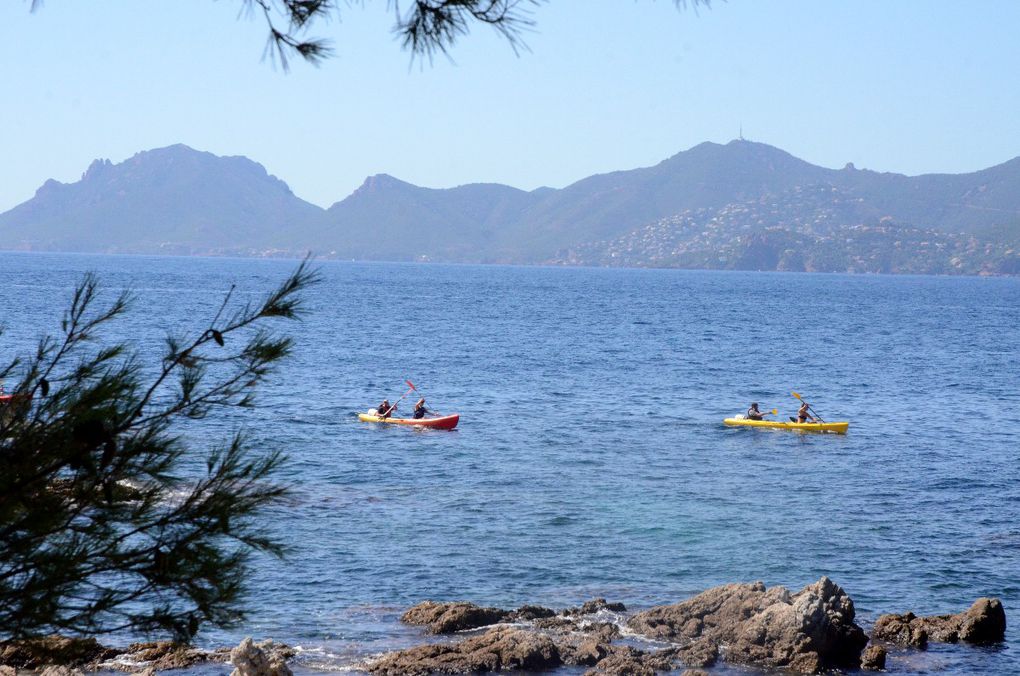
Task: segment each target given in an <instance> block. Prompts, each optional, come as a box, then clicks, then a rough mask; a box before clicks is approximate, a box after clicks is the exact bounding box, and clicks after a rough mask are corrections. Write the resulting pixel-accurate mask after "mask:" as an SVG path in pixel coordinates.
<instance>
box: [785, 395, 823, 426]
mask: <svg viewBox="0 0 1020 676" xmlns="http://www.w3.org/2000/svg"><path fill="white" fill-rule="evenodd" d="M790 394H792V395H793V396H794V397H796V398H797V399H799V400H800V401H801V402H802V403H804V404H807V409H808V410H809V411H811V413H813V414H814V416H815V417H816V418H818V422H821V423H823V422H825V421H824V420H822V416H820V415H818V412H817V411H815V409H813V408H811V404H808V403H807V402H806V401H804V398H803V397H801V396H800V394H798V393H797V392H790ZM791 420H792V418H791Z"/></svg>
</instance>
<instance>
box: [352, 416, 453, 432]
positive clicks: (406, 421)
mask: <svg viewBox="0 0 1020 676" xmlns="http://www.w3.org/2000/svg"><path fill="white" fill-rule="evenodd" d="M358 420H360V421H361V422H373V423H390V424H391V425H414V426H415V427H431V428H434V429H437V430H452V429H453V428H454V427H456V426H457V423H458V422H459V421H460V414H459V413H451V414H450V415H443V416H439V417H438V418H381V417H379V416H377V415H375V414H372V413H359V414H358Z"/></svg>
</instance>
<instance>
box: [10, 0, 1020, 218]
mask: <svg viewBox="0 0 1020 676" xmlns="http://www.w3.org/2000/svg"><path fill="white" fill-rule="evenodd" d="M405 4H406V3H405ZM29 7H30V2H29V0H4V2H2V4H0V26H2V28H0V31H2V34H0V85H2V89H0V92H2V93H0V97H2V98H0V162H2V167H0V211H5V210H7V209H9V208H11V207H13V206H14V205H16V204H18V203H20V202H22V201H24V200H26V199H28V198H30V197H31V196H32V195H33V194H34V192H35V189H36V188H37V187H38V186H39V185H41V184H42V183H43V182H44V181H45V180H46V179H47V178H56V179H57V180H60V181H64V182H70V181H74V180H77V179H78V178H79V177H80V175H81V173H82V172H83V171H84V170H85V168H86V167H87V166H88V164H89V162H91V161H92V160H93V159H95V158H100V157H102V158H109V159H111V160H113V161H114V162H119V161H122V160H124V159H126V158H128V157H130V156H131V155H133V154H134V153H136V152H138V151H140V150H147V149H150V148H156V147H161V146H165V145H169V144H172V143H185V144H187V145H190V146H192V147H194V148H198V149H201V150H208V151H210V152H213V153H216V154H219V155H246V156H248V157H250V158H252V159H253V160H256V161H258V162H260V163H262V164H263V165H264V166H265V167H266V168H267V170H268V171H269V172H270V173H273V174H275V175H277V176H279V177H280V178H282V179H283V180H285V181H287V182H288V183H289V184H290V186H291V188H292V189H293V190H294V192H295V193H296V194H297V195H298V196H300V197H302V198H304V199H307V200H309V201H311V202H313V203H316V204H320V205H323V206H328V205H329V204H331V203H333V202H334V201H337V200H340V199H342V198H343V197H345V196H346V195H348V194H349V193H350V192H351V191H352V190H354V189H355V188H356V187H357V186H358V185H360V184H361V182H362V181H363V180H364V178H365V177H366V176H368V175H371V174H375V173H388V174H392V175H394V176H396V177H398V178H400V179H403V180H406V181H410V182H412V183H415V184H417V185H423V186H429V187H451V186H455V185H460V184H463V183H472V182H499V183H506V184H509V185H513V186H517V187H520V188H525V189H532V188H535V187H538V186H542V185H548V186H553V187H562V186H564V185H567V184H569V183H571V182H573V181H575V180H578V179H580V178H583V177H585V176H588V175H590V174H593V173H598V172H605V171H612V170H616V169H629V168H633V167H638V166H647V165H651V164H655V163H657V162H659V161H660V160H662V159H664V158H666V157H669V156H671V155H673V154H675V153H676V152H678V151H680V150H685V149H687V148H689V147H691V146H693V145H696V144H698V143H700V142H702V141H716V142H720V143H723V142H726V141H728V140H730V139H733V138H735V137H736V136H737V134H738V131H739V128H740V125H743V130H744V136H745V137H746V138H749V139H752V140H757V141H762V142H765V143H769V144H772V145H775V146H778V147H780V148H783V149H784V150H787V151H789V152H791V153H793V154H794V155H796V156H798V157H801V158H803V159H805V160H808V161H810V162H813V163H816V164H820V165H823V166H828V167H841V166H843V165H844V164H845V163H846V162H854V163H855V164H856V165H857V166H858V167H859V168H869V169H875V170H879V171H896V172H902V173H907V174H919V173H929V172H948V173H956V172H965V171H972V170H976V169H980V168H984V167H987V166H991V165H994V164H998V163H1000V162H1004V161H1006V160H1008V159H1010V158H1012V157H1015V156H1017V155H1020V40H1018V39H1017V30H1018V27H1020V2H1016V1H1014V0H1000V1H994V0H987V1H982V2H962V1H960V0H942V1H939V0H923V1H922V0H898V1H896V2H889V1H887V0H859V1H853V2H851V1H845V0H828V1H825V2H819V1H816V0H776V1H773V2H763V1H761V0H730V1H729V2H720V1H718V0H717V1H716V2H714V3H713V5H712V8H711V9H708V10H706V9H703V8H702V9H699V10H698V11H697V12H695V11H692V10H690V9H688V10H686V11H678V10H677V9H676V8H675V7H674V5H673V3H672V2H671V1H670V0H583V1H582V0H553V2H552V3H550V4H546V5H541V6H539V7H537V8H536V10H535V12H534V18H535V20H536V21H537V24H538V25H537V28H536V30H535V31H534V32H533V33H531V34H530V35H529V36H528V38H527V41H528V43H529V45H530V47H531V51H530V52H525V53H522V54H521V56H519V57H517V56H514V54H513V52H512V51H511V50H510V48H509V47H508V46H507V45H506V44H505V43H504V42H502V41H501V39H499V38H498V37H496V36H495V35H493V34H492V32H491V31H490V30H486V29H485V28H484V27H478V28H476V29H475V31H474V32H473V33H472V34H471V35H470V36H469V37H468V38H466V39H463V40H462V41H461V42H460V43H459V44H458V45H456V46H455V47H454V49H453V51H452V60H449V59H446V58H443V57H439V58H437V59H436V61H435V62H434V63H433V64H431V65H429V64H428V63H425V64H423V65H422V64H413V65H412V63H411V59H410V56H409V54H408V53H407V52H405V51H402V50H401V49H400V47H399V45H398V44H397V42H396V41H395V39H394V37H393V35H392V33H391V27H392V24H393V20H392V15H391V14H390V13H389V12H388V11H387V3H386V2H385V1H384V0H366V3H365V7H358V6H354V7H351V8H348V9H345V10H344V12H343V20H342V21H340V22H336V21H333V22H331V23H329V24H321V25H319V26H318V27H317V29H316V30H314V31H313V32H314V33H315V34H318V35H322V36H324V37H329V38H332V39H333V40H334V42H335V47H336V56H335V57H334V58H332V59H331V60H329V61H327V62H326V63H325V64H324V65H323V66H322V67H320V68H315V67H312V66H309V65H306V64H304V63H299V62H295V63H294V64H293V67H292V69H291V71H290V72H289V73H285V72H283V71H282V70H280V69H279V68H274V67H273V66H272V64H271V63H270V62H268V61H263V60H261V56H262V48H263V45H264V41H265V36H266V33H265V27H264V25H263V23H262V22H261V20H260V19H258V17H254V18H245V17H243V16H239V9H240V7H241V2H240V0H218V1H217V2H213V1H212V0H146V1H145V2H140V1H137V0H89V1H88V2H83V1H80V0H79V1H77V2H73V1H70V0H46V1H45V2H44V3H43V5H42V6H41V8H40V9H38V10H37V11H36V12H34V13H30V12H29Z"/></svg>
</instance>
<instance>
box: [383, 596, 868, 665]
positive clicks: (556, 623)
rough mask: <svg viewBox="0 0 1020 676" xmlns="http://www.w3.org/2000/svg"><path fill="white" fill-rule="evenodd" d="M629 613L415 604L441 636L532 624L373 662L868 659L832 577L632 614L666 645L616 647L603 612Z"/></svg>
mask: <svg viewBox="0 0 1020 676" xmlns="http://www.w3.org/2000/svg"><path fill="white" fill-rule="evenodd" d="M624 610H625V609H624V607H623V605H622V604H610V603H607V602H606V601H605V600H604V599H595V600H594V601H591V602H589V603H586V604H584V605H583V606H581V607H579V608H570V609H567V610H565V611H563V612H561V613H560V614H559V615H556V616H552V612H551V611H548V609H541V608H540V609H537V610H535V609H534V607H531V610H530V613H528V614H525V613H524V612H523V611H524V609H523V608H522V609H519V610H518V611H507V610H500V609H498V608H480V607H478V606H475V605H473V604H469V603H436V602H432V601H429V602H426V603H422V604H419V605H417V606H415V607H414V608H411V609H410V610H408V611H407V612H406V613H405V614H404V616H403V618H402V619H403V620H404V621H405V622H409V623H412V624H418V625H421V626H424V627H426V628H427V629H428V631H430V632H432V633H436V634H442V633H450V632H453V631H462V630H466V629H472V628H478V627H482V626H486V624H495V623H506V622H515V621H522V620H525V619H528V620H533V622H532V624H531V626H530V627H528V628H527V629H522V628H518V627H508V626H498V627H495V628H492V629H489V630H488V631H486V632H485V633H484V634H481V635H479V636H474V637H472V638H469V639H466V640H464V641H460V642H456V643H439V644H432V645H425V646H418V647H414V648H410V649H408V650H402V651H398V652H393V653H389V654H387V655H384V656H383V657H382V658H380V659H379V660H377V661H375V662H374V663H372V664H370V665H369V666H368V669H369V671H371V672H373V673H376V674H385V675H387V676H397V675H418V674H429V673H447V674H459V673H477V672H484V671H496V670H501V669H524V670H537V669H552V668H555V667H558V666H561V665H564V664H567V665H577V666H588V667H592V669H591V670H590V671H589V672H588V673H590V674H653V673H656V672H660V671H673V670H678V669H681V668H683V667H695V668H697V667H708V666H711V665H713V664H714V663H715V662H716V660H718V659H719V658H720V656H721V657H722V658H724V659H725V660H727V661H730V662H735V663H741V664H751V665H756V666H761V667H767V668H786V669H790V670H792V671H799V672H804V673H815V672H818V671H822V670H824V669H827V668H830V667H858V666H861V651H862V650H863V649H864V646H865V644H867V641H868V639H867V637H866V636H865V634H864V631H863V630H862V629H861V628H860V627H859V626H857V624H855V623H854V605H853V601H851V600H850V597H848V596H847V595H846V593H845V592H844V591H843V590H842V589H841V588H840V587H839V586H838V585H836V584H835V583H833V582H832V581H831V580H829V579H828V578H825V577H823V578H821V579H820V580H819V581H818V582H816V583H814V584H811V585H808V586H806V587H804V588H803V589H802V590H800V591H799V592H797V593H796V594H791V593H790V592H789V591H788V590H787V589H786V588H784V587H772V588H771V589H766V588H765V585H764V584H762V583H761V582H757V583H753V584H731V585H723V586H721V587H716V588H714V589H710V590H708V591H706V592H704V593H702V594H699V595H698V596H695V597H694V598H692V599H689V600H687V601H684V602H683V603H678V604H674V605H669V606H659V607H656V608H652V609H650V610H647V611H645V612H642V613H638V614H637V615H635V616H633V617H632V618H631V619H630V621H629V622H628V627H629V628H630V629H631V630H633V631H634V632H636V633H638V634H640V635H643V636H645V637H647V638H649V639H653V640H658V641H665V642H668V643H671V644H673V645H672V646H671V647H670V648H667V649H664V650H657V651H643V650H640V649H638V648H635V647H632V646H615V645H612V641H613V640H614V639H615V638H617V636H618V635H619V629H618V627H617V626H616V625H615V624H612V623H608V622H604V621H602V620H603V619H604V617H600V616H598V613H600V612H602V611H610V612H623V611H624ZM536 617H537V618H538V619H535V618H536ZM720 646H725V650H724V651H721V650H720ZM883 658H884V653H881V652H873V653H869V655H868V659H867V667H868V668H881V667H877V666H876V665H878V664H879V663H880V662H881V661H882V659H883Z"/></svg>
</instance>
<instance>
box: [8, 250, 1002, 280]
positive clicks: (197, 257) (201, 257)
mask: <svg viewBox="0 0 1020 676" xmlns="http://www.w3.org/2000/svg"><path fill="white" fill-rule="evenodd" d="M3 256H25V257H29V256H69V257H71V256H73V257H81V258H87V257H91V258H142V259H147V258H160V259H164V258H166V259H184V260H190V261H243V262H256V261H259V262H265V263H295V262H301V261H302V260H305V258H306V257H305V256H297V255H295V256H224V255H222V254H211V255H205V254H190V255H189V254H146V253H131V252H121V253H97V252H89V251H18V250H13V249H0V257H3ZM308 260H309V261H310V262H311V263H312V264H313V265H318V264H322V263H329V264H335V265H401V266H404V265H424V266H435V267H485V268H522V269H527V268H542V269H546V270H641V271H645V272H648V271H651V272H663V273H667V272H668V273H677V272H682V273H698V274H715V273H722V274H728V275H729V274H745V275H746V274H751V275H798V276H811V275H816V276H819V275H821V276H827V277H829V276H832V277H897V278H918V277H925V278H927V277H930V278H933V279H1010V280H1015V281H1020V276H1017V275H1009V274H985V275H981V274H977V275H974V274H922V273H913V272H903V273H901V272H845V271H832V272H825V271H817V270H726V269H718V268H673V267H653V266H647V267H646V266H628V265H568V264H562V265H550V264H548V263H457V262H452V261H442V262H439V261H382V260H358V259H345V258H320V257H316V256H314V255H313V256H311V257H308Z"/></svg>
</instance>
